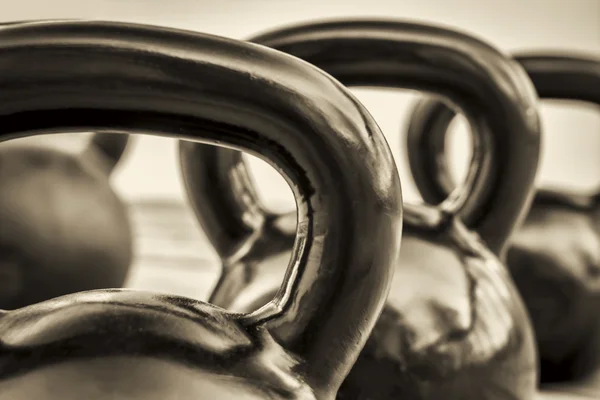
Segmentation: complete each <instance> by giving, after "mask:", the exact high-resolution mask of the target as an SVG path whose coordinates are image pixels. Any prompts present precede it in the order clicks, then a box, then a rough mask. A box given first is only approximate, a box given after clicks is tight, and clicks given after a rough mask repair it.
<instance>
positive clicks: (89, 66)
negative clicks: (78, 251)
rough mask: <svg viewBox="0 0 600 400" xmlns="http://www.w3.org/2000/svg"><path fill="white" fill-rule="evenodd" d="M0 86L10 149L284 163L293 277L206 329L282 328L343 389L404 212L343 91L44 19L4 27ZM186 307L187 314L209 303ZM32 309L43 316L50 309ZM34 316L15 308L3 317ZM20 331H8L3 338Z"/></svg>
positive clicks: (189, 41)
mask: <svg viewBox="0 0 600 400" xmlns="http://www.w3.org/2000/svg"><path fill="white" fill-rule="evenodd" d="M0 87H2V88H3V89H2V91H0V119H1V120H2V123H1V124H0V140H2V141H4V140H8V139H12V138H17V137H23V136H28V135H32V134H34V132H56V131H60V132H66V131H79V132H81V131H90V130H91V131H98V132H104V131H106V132H115V133H151V134H155V135H162V136H166V137H171V138H178V139H183V140H192V141H197V142H202V143H210V144H217V145H226V146H229V147H231V148H233V149H236V150H240V151H247V152H249V153H251V154H254V155H256V156H259V157H260V158H262V159H264V160H266V161H268V162H270V163H271V165H273V166H275V167H276V168H277V169H278V170H279V171H280V172H281V173H282V174H283V175H284V176H285V177H286V178H287V180H288V182H289V184H290V186H291V187H292V188H293V192H294V195H295V198H296V201H297V205H298V229H297V232H296V237H297V238H296V243H295V247H294V252H293V257H292V262H291V263H290V268H289V271H288V274H287V276H286V280H285V282H284V283H283V285H282V289H281V291H280V293H279V294H278V296H277V297H276V298H275V299H274V300H273V301H271V302H270V303H269V304H267V305H266V306H265V307H264V308H262V309H260V310H257V311H256V312H254V313H252V314H248V315H238V314H230V313H227V312H226V311H224V310H222V311H220V313H221V314H219V315H221V316H219V317H215V318H213V319H210V318H209V319H210V321H208V320H207V322H206V324H208V325H211V324H213V325H214V324H216V325H217V326H223V327H224V328H222V329H225V330H226V328H227V327H232V325H227V323H226V321H228V319H229V320H235V321H237V322H235V329H239V327H240V326H245V327H246V329H248V332H256V331H254V330H253V329H250V328H253V327H256V328H261V329H262V328H266V329H268V330H270V331H273V330H276V331H278V332H279V333H285V337H286V338H288V340H287V342H286V345H285V347H286V349H288V350H289V351H290V352H292V353H294V354H296V355H298V356H300V357H301V358H302V359H303V360H304V361H305V362H306V366H307V371H306V373H305V376H306V379H307V380H308V383H309V384H310V385H311V387H313V388H314V389H315V390H316V392H315V393H316V394H317V395H318V394H319V393H320V391H332V389H331V388H334V389H335V388H337V387H339V384H341V382H342V380H343V378H344V377H345V376H346V374H347V373H348V372H349V370H350V368H351V366H352V364H353V362H354V360H355V359H356V357H357V356H358V353H359V351H360V350H361V349H362V347H363V345H364V343H365V341H366V339H367V337H368V335H369V333H370V331H371V329H372V327H373V326H374V324H375V321H376V319H377V316H378V315H379V313H380V312H381V310H382V308H383V305H384V302H385V297H386V295H387V293H388V291H389V285H390V280H391V276H392V273H393V267H392V266H393V263H394V262H395V259H396V257H397V256H398V252H399V242H400V234H401V215H402V204H401V200H402V199H401V189H400V181H399V177H398V173H397V171H396V168H395V165H394V160H393V158H392V155H391V151H390V149H389V147H388V145H387V143H386V142H385V139H384V137H383V134H382V133H381V132H380V130H379V128H378V127H377V125H376V124H375V122H374V121H373V119H372V117H371V116H370V115H369V114H368V113H367V112H366V111H365V109H364V108H363V107H362V106H361V105H360V103H358V102H357V101H356V99H355V98H354V97H353V96H352V95H351V94H350V93H349V92H347V91H346V90H345V89H344V87H343V86H342V85H341V84H339V83H338V82H337V81H336V80H334V79H333V78H332V77H330V76H329V75H327V74H324V73H323V72H322V71H320V70H318V69H317V68H314V67H313V66H311V65H309V64H307V63H304V62H301V61H299V60H297V59H296V58H294V57H291V56H289V55H286V54H283V53H280V52H277V51H274V50H271V49H267V48H265V47H261V46H257V45H254V44H250V43H244V42H240V41H235V40H230V39H225V38H220V37H215V36H209V35H203V34H197V33H193V32H186V31H180V30H173V29H166V28H157V27H148V26H143V25H135V24H124V23H109V22H91V21H81V22H51V21H50V22H48V21H43V22H36V23H24V24H18V25H7V26H4V27H0ZM348 169H350V170H351V171H352V174H349V173H348ZM348 199H353V200H354V201H353V202H349V201H348ZM365 237H369V238H370V240H369V241H365V240H364V238H365ZM106 293H108V292H106ZM90 296H91V295H90ZM131 296H133V295H131ZM84 297H85V296H84ZM92 297H94V296H92ZM96 297H97V296H96ZM100 297H102V296H100ZM77 298H78V297H77V296H72V297H70V298H63V299H60V301H55V302H53V303H52V307H61V306H62V305H64V304H66V303H69V301H75V300H69V299H77ZM127 298H129V297H127ZM133 298H134V299H135V296H133ZM144 298H145V297H144ZM123 301H125V300H123ZM127 301H129V300H127ZM77 304H78V305H79V304H81V303H79V302H77ZM110 304H111V303H109V304H107V305H106V306H105V307H104V308H103V309H104V310H110V309H111V308H110V307H112V306H110ZM128 304H129V303H128ZM140 304H142V305H143V303H140ZM140 304H138V303H136V302H132V303H131V304H129V306H131V307H138V306H140V307H141V305H140ZM181 304H184V305H185V308H186V310H187V311H186V312H188V313H190V312H191V313H193V312H194V309H199V308H201V307H203V305H202V304H203V303H201V302H193V301H191V300H182V302H181ZM194 304H195V305H194ZM113 305H114V304H113ZM47 307H50V306H47ZM182 307H183V306H179V308H182ZM34 311H35V312H36V313H37V312H39V313H41V314H42V315H45V314H44V312H43V311H44V306H43V305H39V306H38V307H36V308H35V309H34ZM28 312H33V311H32V310H31V309H20V310H16V311H11V312H7V313H5V314H4V315H3V316H2V318H3V322H6V321H7V320H4V319H5V318H6V319H10V318H13V319H18V316H19V315H20V314H19V313H25V314H27V313H28ZM213 312H216V311H213ZM106 313H107V314H109V313H110V311H106ZM102 315H104V314H102V313H100V316H98V315H95V317H94V318H96V319H97V318H101V316H102ZM202 315H204V314H202ZM11 316H12V317H11ZM27 321H29V322H31V318H29V319H26V322H27ZM199 321H200V322H202V321H204V319H202V318H198V319H197V320H196V321H195V322H194V323H195V324H197V323H200V322H199ZM215 321H217V322H218V321H221V322H218V323H217V322H215ZM29 322H27V323H29ZM202 323H204V322H202ZM219 324H220V325H219ZM208 325H207V326H208ZM36 326H37V325H36ZM44 326H45V325H44ZM37 329H42V328H39V327H38V328H37ZM207 329H209V330H208V331H207V332H211V330H210V329H214V327H212V326H211V327H209V328H207ZM235 329H233V327H232V328H231V329H230V331H233V330H235ZM31 334H32V335H33V333H31ZM11 335H12V336H11ZM94 335H102V333H101V332H96V333H94ZM207 335H208V333H207ZM223 335H224V336H226V334H225V332H223ZM252 335H254V333H252ZM17 336H18V335H16V336H15V335H14V332H11V324H10V323H8V322H6V323H4V324H0V342H2V343H6V341H5V339H8V338H9V337H10V338H13V339H14V338H15V337H17ZM28 337H33V336H31V335H30V336H28ZM22 340H26V339H22ZM27 340H29V339H27ZM223 340H225V339H223ZM217 344H218V343H217ZM217 344H215V343H212V342H211V343H210V346H217ZM207 346H208V345H207ZM88 350H89V351H92V350H93V349H91V350H90V349H88ZM210 350H211V351H212V347H211V348H210ZM2 351H4V349H2ZM206 351H208V350H206ZM223 352H224V356H225V355H226V356H227V357H229V358H227V360H228V361H227V362H231V361H232V359H231V357H233V356H234V355H232V354H230V353H227V350H226V349H225V350H223ZM225 353H226V354H225ZM199 354H200V353H199ZM202 354H204V353H202ZM210 360H213V358H210V357H209V358H207V359H205V360H203V361H205V362H212V363H214V361H210ZM228 365H230V364H228Z"/></svg>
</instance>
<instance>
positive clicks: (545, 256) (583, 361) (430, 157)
mask: <svg viewBox="0 0 600 400" xmlns="http://www.w3.org/2000/svg"><path fill="white" fill-rule="evenodd" d="M515 59H516V60H517V61H519V62H520V63H521V65H522V66H523V67H524V69H525V70H526V71H527V73H528V74H529V76H530V78H531V79H532V81H533V83H534V85H535V87H536V89H537V92H538V94H539V96H540V98H542V99H561V100H578V101H583V102H587V103H591V104H595V105H600V59H594V58H593V57H586V56H579V55H571V54H564V55H559V54H541V53H538V54H536V53H530V54H520V55H517V56H516V57H515ZM454 116H455V112H454V111H453V110H452V108H451V107H449V106H447V105H445V104H444V103H443V102H441V101H439V100H430V99H426V100H424V101H421V102H420V103H418V104H417V106H416V107H415V109H414V113H413V114H412V118H411V121H410V124H409V128H408V134H407V150H408V159H409V161H410V166H411V171H412V172H413V177H414V179H415V183H416V184H417V187H418V189H419V191H420V192H421V194H422V196H423V198H424V200H425V201H427V202H429V203H433V204H435V203H437V202H439V201H443V200H444V199H445V198H446V196H447V194H448V193H450V192H451V191H452V190H453V189H454V187H455V186H456V185H455V182H454V181H453V179H452V176H451V175H450V172H449V171H450V170H449V168H448V166H447V164H446V163H445V157H444V150H443V148H444V137H445V133H446V131H447V129H448V126H449V124H450V122H451V121H452V119H453V118H454ZM473 134H474V136H478V135H480V132H478V131H473ZM476 139H477V138H476ZM491 162H492V163H498V162H499V161H498V160H494V159H493V158H492V161H491ZM599 211H600V195H599V194H595V193H592V194H589V195H581V194H574V193H569V192H565V191H560V190H548V189H542V190H539V191H538V192H537V193H536V195H535V198H534V201H533V203H532V206H531V209H530V210H529V213H528V215H527V217H526V219H525V220H524V222H523V224H522V226H520V228H519V229H518V230H516V231H515V234H514V235H513V236H512V237H511V239H510V248H509V250H508V253H507V258H506V260H507V264H508V267H509V270H510V273H511V275H512V276H513V278H514V281H515V283H516V285H517V287H518V289H519V292H520V294H521V296H522V297H523V299H524V301H525V304H526V306H527V309H528V311H529V314H530V316H531V319H532V322H533V326H534V330H535V334H536V340H537V344H538V347H539V352H540V378H541V379H540V381H541V383H542V384H546V383H557V382H574V381H578V380H581V379H584V378H586V377H587V376H589V375H590V374H592V373H594V371H598V370H600V316H599V315H600V314H599V311H600V212H599ZM598 390H600V389H598ZM599 393H600V392H599Z"/></svg>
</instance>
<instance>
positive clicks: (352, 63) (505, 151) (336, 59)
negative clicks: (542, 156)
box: [182, 20, 540, 255]
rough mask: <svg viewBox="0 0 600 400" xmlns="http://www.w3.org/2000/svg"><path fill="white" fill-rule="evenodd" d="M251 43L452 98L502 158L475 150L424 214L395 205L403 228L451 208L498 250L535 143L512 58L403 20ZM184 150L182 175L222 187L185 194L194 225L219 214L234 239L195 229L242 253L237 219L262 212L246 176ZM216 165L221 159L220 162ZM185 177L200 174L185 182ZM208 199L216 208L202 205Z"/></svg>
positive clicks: (363, 78) (522, 195)
mask: <svg viewBox="0 0 600 400" xmlns="http://www.w3.org/2000/svg"><path fill="white" fill-rule="evenodd" d="M251 41H253V42H256V43H260V44H263V45H266V46H269V47H273V48H275V49H277V50H281V51H285V52H287V53H289V54H292V55H294V56H296V57H299V58H302V59H304V60H306V61H308V62H310V63H312V64H314V65H316V66H317V67H320V68H321V69H323V70H324V71H326V72H328V73H330V74H332V75H333V76H334V77H336V78H337V79H339V80H340V81H341V82H342V83H343V84H345V85H357V86H358V85H360V86H383V87H397V88H408V89H418V90H425V91H431V92H435V93H438V94H440V95H444V96H447V97H449V98H451V99H452V100H453V101H454V102H456V103H457V104H459V105H460V106H461V108H462V109H463V110H465V112H466V114H467V115H468V117H469V119H470V121H471V123H472V125H473V126H476V127H477V129H478V130H480V131H484V132H486V133H487V135H485V136H484V137H482V138H481V141H482V144H481V146H482V148H485V147H487V146H491V147H493V148H494V149H495V151H496V153H497V154H498V157H499V158H500V159H501V160H502V161H503V162H502V163H500V164H498V166H497V167H496V168H490V163H489V161H488V159H487V158H488V154H487V153H485V152H483V151H478V152H476V157H477V158H478V160H477V161H478V164H477V165H478V166H479V168H475V169H473V170H472V174H471V178H470V182H471V185H470V190H469V191H468V192H467V193H466V194H467V195H465V196H459V197H456V198H452V199H450V200H449V201H448V202H446V203H445V204H443V205H441V206H440V207H439V208H438V209H437V210H429V211H431V212H429V211H427V212H426V213H427V214H428V215H427V216H425V215H415V216H413V215H412V214H413V213H416V212H417V211H418V209H414V210H413V209H412V208H411V209H405V221H404V222H405V226H407V225H419V226H423V225H428V224H429V225H431V226H430V227H436V226H439V223H440V222H441V221H443V220H444V218H445V216H446V215H448V214H459V215H461V216H464V217H465V218H466V220H467V222H469V223H470V226H472V227H474V228H476V229H477V231H478V232H479V233H480V234H481V236H482V237H483V238H484V240H486V241H487V242H488V244H489V246H490V247H491V248H492V250H494V251H495V252H499V251H500V250H499V249H500V248H502V247H503V245H504V243H505V241H506V238H507V237H508V236H509V234H510V233H511V232H512V230H513V227H514V226H515V224H517V223H518V222H519V221H520V219H521V218H522V217H523V210H524V208H526V206H527V205H528V204H529V202H530V201H531V195H532V191H533V180H534V178H535V173H536V170H537V165H538V158H539V149H540V127H539V118H538V114H537V110H536V106H537V98H536V96H535V92H534V90H533V88H532V86H531V84H530V83H529V82H528V80H527V77H526V76H525V73H524V72H523V71H522V70H520V69H518V68H515V65H514V62H512V61H511V60H509V59H508V58H507V57H505V56H504V55H502V54H501V53H499V52H498V51H497V50H496V49H494V48H492V47H490V46H489V45H487V44H485V43H483V42H481V41H479V40H477V39H475V38H473V37H472V36H469V35H466V34H463V33H460V32H456V31H453V30H450V29H445V28H440V27H433V26H427V25H422V24H414V23H408V22H403V21H381V20H375V21H369V20H344V21H334V22H322V23H311V24H304V25H299V26H294V27H290V28H283V29H278V30H274V31H271V32H269V33H265V34H263V35H260V36H257V37H254V38H253V39H251ZM182 146H183V147H184V148H185V147H192V146H194V145H193V144H189V145H188V144H182ZM185 151H189V150H185ZM185 151H183V150H182V155H183V157H184V161H183V166H182V167H183V171H184V176H186V178H185V179H184V180H185V181H188V182H189V181H192V180H194V181H195V180H196V179H197V180H198V181H200V180H202V179H204V180H208V181H211V182H220V183H219V187H221V188H226V190H228V193H219V194H217V196H218V200H216V201H215V200H210V198H209V197H210V196H211V195H212V194H211V193H207V192H203V193H202V192H198V191H194V190H190V191H189V195H190V197H191V199H192V204H197V205H198V206H197V207H196V211H197V213H198V215H199V219H200V220H201V221H207V220H210V219H211V218H214V219H215V220H218V219H221V218H223V221H227V223H226V226H228V227H231V232H234V233H235V236H234V235H229V236H228V235H227V234H226V233H225V232H223V231H221V232H217V231H216V230H214V228H213V226H215V225H217V223H212V224H211V223H208V224H206V225H204V228H205V231H206V232H207V234H208V235H209V236H212V237H213V239H212V240H213V243H214V244H215V245H216V247H217V248H219V246H221V249H222V250H221V254H223V255H229V254H232V253H234V251H233V249H239V248H246V249H247V250H246V254H248V253H251V252H252V250H251V249H252V246H248V245H246V243H247V242H245V240H246V239H247V238H248V237H252V238H256V237H260V232H261V230H262V227H263V226H264V225H263V224H262V223H257V224H256V225H255V226H253V227H250V226H249V225H248V224H247V223H244V222H243V220H242V218H240V217H241V216H243V215H252V213H253V212H254V211H255V210H257V211H256V215H257V218H256V220H261V219H262V217H261V215H264V211H261V208H260V207H259V206H257V205H256V204H257V200H252V201H250V202H247V203H245V202H244V200H243V199H244V198H245V199H247V198H248V197H247V196H246V197H245V194H246V193H250V192H252V189H251V188H248V185H250V183H251V182H249V181H245V180H236V173H235V172H228V171H225V170H219V168H216V165H218V162H216V163H215V162H212V161H211V162H210V163H212V164H209V163H207V164H204V165H203V164H202V163H201V162H198V163H197V164H195V165H194V167H193V168H192V166H191V165H189V166H188V165H186V162H185ZM206 152H209V153H213V154H211V155H206V154H205V156H204V157H205V159H207V160H208V159H214V160H218V159H228V160H234V159H235V156H233V155H231V154H229V153H230V151H229V150H226V149H216V148H215V149H207V150H206ZM240 162H241V161H239V160H236V161H235V162H232V163H230V167H231V169H230V171H233V170H234V168H233V166H234V165H235V166H236V167H235V168H236V169H237V168H238V167H237V165H239V164H240ZM226 165H227V162H224V163H223V164H221V167H223V168H225V167H226ZM194 175H197V176H201V175H204V178H192V177H193V176H194ZM240 182H242V184H240ZM189 187H190V186H189V184H188V188H189ZM236 192H237V193H236ZM215 203H217V204H218V205H219V207H211V205H212V204H215ZM420 209H422V207H421V208H420ZM422 211H424V210H422ZM226 215H227V216H226ZM211 232H217V233H216V234H213V233H211ZM217 236H218V238H217ZM253 240H255V239H253ZM223 243H225V244H223Z"/></svg>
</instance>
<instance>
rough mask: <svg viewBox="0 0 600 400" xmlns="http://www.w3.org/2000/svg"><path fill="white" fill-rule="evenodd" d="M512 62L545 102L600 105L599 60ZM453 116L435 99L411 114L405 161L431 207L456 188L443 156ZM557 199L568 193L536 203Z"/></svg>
mask: <svg viewBox="0 0 600 400" xmlns="http://www.w3.org/2000/svg"><path fill="white" fill-rule="evenodd" d="M514 59H515V60H516V61H517V62H519V63H520V64H521V66H522V67H523V68H524V70H525V71H526V72H527V74H528V75H529V77H530V79H531V81H532V82H533V84H534V86H535V89H536V91H537V93H538V96H539V97H540V98H541V99H555V100H577V101H583V102H587V103H591V104H595V105H597V106H600V59H598V58H594V57H590V56H586V55H582V54H573V53H568V52H564V53H562V54H560V53H554V54H552V53H543V52H528V53H525V52H524V53H519V54H516V55H515V56H514ZM455 116H456V112H455V111H454V110H453V108H452V106H451V105H449V104H447V103H446V102H444V101H442V100H440V99H433V98H426V99H423V100H420V101H418V102H417V104H416V105H415V107H414V108H413V110H412V114H411V119H410V123H409V126H408V131H407V136H406V140H407V146H406V149H407V152H408V154H407V156H408V160H409V163H410V168H411V171H412V174H413V178H414V181H415V184H416V186H417V188H418V190H419V192H420V193H421V196H422V197H423V199H424V200H425V201H426V202H428V203H431V204H436V203H439V202H442V201H444V199H446V198H447V196H448V195H449V194H450V193H452V191H453V190H455V188H456V186H457V185H456V182H455V181H454V178H453V177H452V174H451V173H450V168H449V166H448V164H447V157H446V155H445V140H446V133H447V130H448V127H449V125H450V123H451V122H452V120H453V119H454V117H455ZM471 132H472V136H473V137H474V138H475V140H477V139H478V136H479V135H481V133H480V132H479V131H478V130H477V129H474V128H473V127H471ZM490 162H491V163H492V164H493V165H497V164H498V163H500V162H502V160H501V159H499V158H498V157H497V156H496V155H495V154H493V153H492V154H491V157H490ZM557 196H558V197H560V196H562V197H564V194H559V193H555V192H553V191H551V190H542V191H539V192H538V194H537V197H536V198H537V199H538V200H541V201H544V198H545V197H547V198H548V201H553V199H556V198H557ZM588 197H589V196H588ZM588 197H586V198H574V197H573V196H569V199H564V200H565V201H566V202H567V203H573V204H574V205H581V206H587V205H589V203H591V202H596V201H595V200H593V199H591V198H588ZM598 197H600V196H599V194H595V198H598ZM465 218H469V216H465ZM474 223H476V222H474Z"/></svg>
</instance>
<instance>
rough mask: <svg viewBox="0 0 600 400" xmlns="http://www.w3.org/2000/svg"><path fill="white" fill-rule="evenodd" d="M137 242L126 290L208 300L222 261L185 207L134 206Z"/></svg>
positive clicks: (597, 392) (554, 398)
mask: <svg viewBox="0 0 600 400" xmlns="http://www.w3.org/2000/svg"><path fill="white" fill-rule="evenodd" d="M130 213H131V214H130V215H131V219H132V223H133V229H134V232H135V239H136V250H135V262H134V265H133V267H132V270H131V272H130V275H129V279H128V282H127V284H126V286H127V287H130V288H136V289H144V290H152V291H158V292H163V293H170V294H178V295H182V296H187V297H192V298H195V299H199V300H206V298H207V296H208V293H209V291H210V290H211V288H212V287H213V285H214V284H215V282H216V279H217V274H218V271H219V259H218V257H217V255H216V253H215V252H214V250H213V249H212V246H211V245H210V243H209V242H208V240H207V239H206V237H205V236H204V233H203V232H202V230H201V228H200V226H199V225H198V223H197V222H196V219H195V216H194V214H193V212H192V210H191V209H190V208H189V207H188V206H187V204H185V203H183V202H176V201H153V200H146V201H141V202H135V203H131V204H130ZM594 381H595V382H599V383H598V384H592V385H590V386H589V387H588V388H586V389H585V390H583V391H582V390H577V391H576V390H569V389H563V390H561V391H553V392H548V393H540V394H539V396H538V397H537V398H536V400H592V399H595V400H600V387H599V386H600V376H599V377H598V378H597V379H594Z"/></svg>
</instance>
